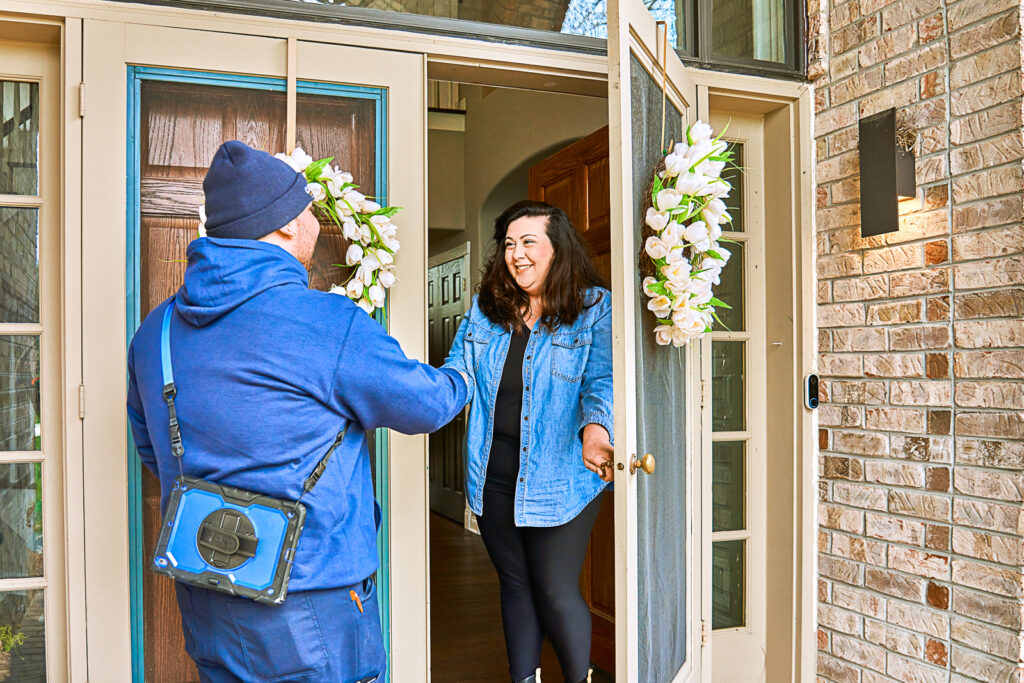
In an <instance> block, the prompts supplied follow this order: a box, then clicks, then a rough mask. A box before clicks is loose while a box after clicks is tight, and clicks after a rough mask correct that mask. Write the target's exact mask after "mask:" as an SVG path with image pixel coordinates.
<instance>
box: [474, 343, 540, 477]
mask: <svg viewBox="0 0 1024 683" xmlns="http://www.w3.org/2000/svg"><path fill="white" fill-rule="evenodd" d="M529 341H530V334H529V332H525V333H522V334H518V333H515V332H513V334H512V339H511V341H510V342H509V345H508V355H507V356H505V366H504V367H503V368H502V370H501V382H500V383H499V384H498V395H497V396H496V397H495V400H494V438H493V439H492V440H491V456H490V458H489V459H488V461H487V479H486V480H485V481H484V490H485V491H486V490H488V489H490V490H492V491H505V492H507V493H514V492H515V490H516V479H517V478H518V477H519V450H520V448H519V436H520V425H521V420H522V415H523V356H524V355H525V354H526V344H527V342H529Z"/></svg>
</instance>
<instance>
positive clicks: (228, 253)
mask: <svg viewBox="0 0 1024 683" xmlns="http://www.w3.org/2000/svg"><path fill="white" fill-rule="evenodd" d="M186 253H187V255H188V266H187V267H186V268H185V284H183V285H182V286H181V289H179V290H178V297H177V299H176V301H175V308H176V309H177V311H178V314H179V315H181V317H182V318H184V319H185V320H186V321H188V322H189V323H190V324H192V325H194V326H196V327H204V326H206V325H209V324H210V323H212V322H214V321H215V320H217V319H218V318H220V317H221V316H223V315H226V314H227V313H230V312H231V311H233V310H235V309H236V308H238V307H239V306H241V305H242V304H244V303H245V302H246V301H248V300H249V299H252V298H253V297H254V296H256V295H258V294H261V293H263V292H265V291H267V290H268V289H271V288H273V287H280V286H282V285H299V286H301V287H303V288H308V287H309V273H308V272H306V268H305V267H304V266H303V265H302V264H301V263H299V261H298V259H296V258H295V257H294V256H292V255H291V254H289V253H288V252H287V251H285V250H284V249H282V248H281V247H279V246H277V245H274V244H267V243H266V242H260V241H258V240H250V239H224V238H214V237H200V238H199V239H196V240H193V241H192V242H191V243H190V244H189V245H188V250H187V252H186Z"/></svg>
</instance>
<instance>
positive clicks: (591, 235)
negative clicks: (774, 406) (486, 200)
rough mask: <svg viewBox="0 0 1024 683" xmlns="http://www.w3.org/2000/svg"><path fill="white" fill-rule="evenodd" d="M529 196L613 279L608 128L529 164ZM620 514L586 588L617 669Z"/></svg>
mask: <svg viewBox="0 0 1024 683" xmlns="http://www.w3.org/2000/svg"><path fill="white" fill-rule="evenodd" d="M529 192H530V199H533V200H538V201H542V202H547V203H549V204H553V205H554V206H557V207H559V208H560V209H562V210H563V211H565V212H566V213H567V214H569V219H570V220H571V221H572V224H573V225H574V226H576V229H577V230H578V231H579V232H580V234H581V235H582V236H583V238H584V240H585V241H586V243H587V245H588V246H589V247H590V251H591V255H592V256H593V258H594V264H595V265H596V266H597V269H598V271H599V272H600V273H601V276H602V277H603V278H604V279H605V281H606V282H609V281H610V280H611V240H610V230H609V229H610V223H609V217H610V215H611V204H610V196H609V187H608V127H607V126H606V127H604V128H602V129H600V130H597V131H594V132H593V133H591V134H590V135H588V136H587V137H585V138H583V139H582V140H578V141H576V142H574V143H573V144H571V145H569V146H568V147H566V148H564V149H562V150H559V151H558V152H555V153H554V154H553V155H551V156H550V157H548V158H547V159H544V160H543V161H541V162H540V163H538V164H536V165H534V166H533V167H531V168H530V190H529ZM614 529H615V513H614V509H613V505H612V498H611V496H605V498H604V501H603V503H602V504H601V511H600V513H598V517H597V523H596V524H595V525H594V531H593V533H592V534H591V536H590V545H589V546H588V547H587V556H586V559H585V560H584V563H583V578H582V580H581V588H582V590H583V596H584V597H585V598H586V600H587V604H588V605H590V613H591V616H592V619H593V631H592V636H591V638H592V642H591V660H592V661H593V662H594V664H596V665H597V666H599V667H601V668H602V669H604V670H605V671H608V672H613V671H615V536H614Z"/></svg>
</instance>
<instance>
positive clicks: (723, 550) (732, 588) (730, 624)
mask: <svg viewBox="0 0 1024 683" xmlns="http://www.w3.org/2000/svg"><path fill="white" fill-rule="evenodd" d="M745 551H746V541H742V540H739V541H716V542H715V543H712V544H711V628H713V629H718V628H735V627H737V626H743V591H744V588H745V586H744V584H745V580H744V569H745V564H746V562H745V559H744V558H745V555H746V552H745Z"/></svg>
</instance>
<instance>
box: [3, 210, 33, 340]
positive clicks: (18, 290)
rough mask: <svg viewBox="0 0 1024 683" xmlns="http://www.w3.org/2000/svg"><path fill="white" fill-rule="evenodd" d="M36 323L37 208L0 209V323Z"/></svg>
mask: <svg viewBox="0 0 1024 683" xmlns="http://www.w3.org/2000/svg"><path fill="white" fill-rule="evenodd" d="M37 322H39V209H25V208H0V323H37Z"/></svg>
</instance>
